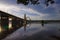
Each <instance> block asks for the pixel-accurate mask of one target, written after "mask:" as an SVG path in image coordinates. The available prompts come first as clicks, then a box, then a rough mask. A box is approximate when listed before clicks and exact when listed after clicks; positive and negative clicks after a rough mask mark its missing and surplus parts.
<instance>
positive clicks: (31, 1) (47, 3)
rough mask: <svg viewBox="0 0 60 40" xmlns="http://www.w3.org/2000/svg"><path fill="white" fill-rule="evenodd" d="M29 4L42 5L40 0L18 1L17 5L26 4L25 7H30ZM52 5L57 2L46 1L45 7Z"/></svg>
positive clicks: (52, 0)
mask: <svg viewBox="0 0 60 40" xmlns="http://www.w3.org/2000/svg"><path fill="white" fill-rule="evenodd" d="M29 3H31V4H33V5H36V4H40V2H39V0H17V4H24V5H28V4H29ZM49 3H50V4H54V3H55V1H54V0H45V5H46V6H49Z"/></svg>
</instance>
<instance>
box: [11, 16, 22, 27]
mask: <svg viewBox="0 0 60 40" xmlns="http://www.w3.org/2000/svg"><path fill="white" fill-rule="evenodd" d="M12 26H13V27H15V28H17V27H20V26H21V25H20V19H18V18H16V17H14V18H13V19H12Z"/></svg>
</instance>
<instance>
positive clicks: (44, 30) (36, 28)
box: [2, 23, 60, 40]
mask: <svg viewBox="0 0 60 40" xmlns="http://www.w3.org/2000/svg"><path fill="white" fill-rule="evenodd" d="M2 40H60V23H48V24H44V26H42V25H41V24H40V23H31V24H28V25H27V26H26V27H24V26H23V27H21V28H19V29H18V30H16V31H15V32H13V33H11V34H9V35H8V36H7V37H5V38H4V39H2Z"/></svg>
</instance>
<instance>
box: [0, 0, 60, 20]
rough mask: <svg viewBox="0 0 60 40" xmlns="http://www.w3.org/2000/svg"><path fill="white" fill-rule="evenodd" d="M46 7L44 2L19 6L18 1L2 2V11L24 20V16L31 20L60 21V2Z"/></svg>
mask: <svg viewBox="0 0 60 40" xmlns="http://www.w3.org/2000/svg"><path fill="white" fill-rule="evenodd" d="M54 1H55V3H54V4H52V5H49V6H48V7H46V5H45V4H44V0H40V2H41V3H40V4H39V5H31V4H28V5H23V4H17V2H16V0H0V10H1V11H4V12H7V13H9V14H12V15H15V16H17V17H20V18H24V14H26V15H27V19H29V18H28V17H30V18H31V20H60V0H54Z"/></svg>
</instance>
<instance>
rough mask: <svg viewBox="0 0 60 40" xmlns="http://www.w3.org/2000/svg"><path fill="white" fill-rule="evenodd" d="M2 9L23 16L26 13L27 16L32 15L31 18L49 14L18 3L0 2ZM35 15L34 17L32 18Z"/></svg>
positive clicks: (0, 8)
mask: <svg viewBox="0 0 60 40" xmlns="http://www.w3.org/2000/svg"><path fill="white" fill-rule="evenodd" d="M0 10H2V11H5V12H8V13H10V14H12V15H15V16H18V17H21V18H23V15H24V14H25V13H26V14H27V16H31V19H36V17H38V16H39V17H44V16H47V15H48V14H42V13H40V12H38V11H36V10H34V9H32V8H28V7H25V6H22V5H20V6H17V5H6V4H1V3H0ZM32 17H34V18H32ZM39 17H38V19H39Z"/></svg>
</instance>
